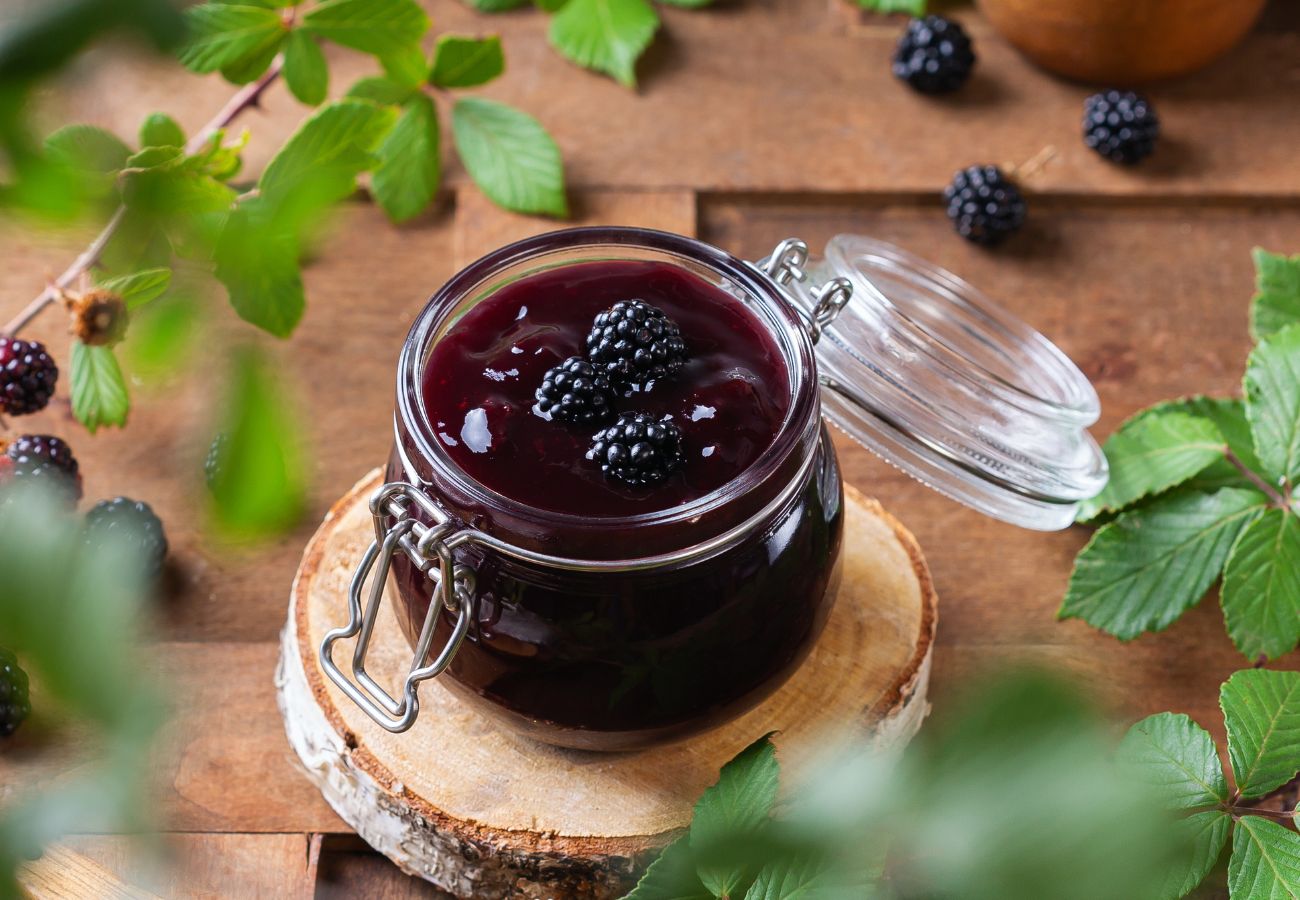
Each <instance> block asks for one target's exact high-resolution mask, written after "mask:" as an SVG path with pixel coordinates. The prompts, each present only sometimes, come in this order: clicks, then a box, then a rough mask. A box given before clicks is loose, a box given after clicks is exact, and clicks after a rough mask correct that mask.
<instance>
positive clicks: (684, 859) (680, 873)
mask: <svg viewBox="0 0 1300 900" xmlns="http://www.w3.org/2000/svg"><path fill="white" fill-rule="evenodd" d="M624 900H713V894H711V893H709V891H708V890H707V889H706V888H705V887H704V885H702V884H700V879H699V877H698V876H697V875H696V874H695V864H694V862H693V861H692V859H691V849H690V846H689V844H688V843H687V840H686V838H684V837H680V838H678V839H677V840H675V841H673V842H672V843H671V844H669V845H668V846H667V847H665V848H664V850H663V852H662V853H660V854H659V858H658V859H656V860H655V861H654V862H652V863H651V864H650V868H648V869H646V870H645V874H644V875H642V876H641V880H640V881H638V882H637V883H636V887H635V888H633V889H632V892H631V893H630V894H628V895H627V896H626V897H625V898H624Z"/></svg>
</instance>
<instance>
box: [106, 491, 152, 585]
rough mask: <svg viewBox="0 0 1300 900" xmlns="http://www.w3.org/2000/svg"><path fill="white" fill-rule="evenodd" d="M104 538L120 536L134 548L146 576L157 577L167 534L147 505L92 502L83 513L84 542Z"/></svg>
mask: <svg viewBox="0 0 1300 900" xmlns="http://www.w3.org/2000/svg"><path fill="white" fill-rule="evenodd" d="M108 535H121V536H123V537H124V538H125V539H126V540H127V541H129V542H130V543H131V544H132V545H133V546H135V547H136V548H138V550H139V551H140V555H141V563H142V564H143V565H144V567H145V572H146V574H148V575H151V576H153V577H155V578H156V577H158V575H159V574H161V572H162V566H163V560H165V559H166V558H167V535H166V533H165V532H164V531H163V523H162V520H160V519H159V518H158V516H157V515H155V514H154V511H153V509H152V508H150V506H149V504H148V503H145V502H144V501H142V500H132V499H131V498H130V497H115V498H114V499H112V500H101V501H100V502H99V503H96V504H95V506H94V507H93V508H92V509H91V510H90V512H88V513H86V540H87V541H88V542H90V543H98V542H100V541H102V540H104V539H105V537H107V536H108Z"/></svg>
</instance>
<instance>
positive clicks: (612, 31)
mask: <svg viewBox="0 0 1300 900" xmlns="http://www.w3.org/2000/svg"><path fill="white" fill-rule="evenodd" d="M658 30H659V16H658V15H656V14H655V11H654V7H652V6H651V5H650V4H649V3H648V2H646V0H569V2H568V3H566V4H565V5H564V8H563V9H561V10H560V11H559V12H558V13H556V15H555V18H554V19H552V20H551V27H550V30H549V31H548V33H547V34H548V36H549V38H550V42H551V46H553V47H554V48H555V49H556V50H558V51H559V52H560V55H561V56H564V57H565V58H566V59H569V60H572V61H573V62H575V63H577V64H578V65H580V66H582V67H583V68H584V69H594V70H595V71H597V72H604V73H606V74H607V75H611V76H613V77H614V79H615V80H617V81H618V82H619V83H621V84H624V85H626V86H628V87H633V86H635V85H636V61H637V59H638V58H639V57H640V56H641V54H642V53H643V52H645V48H646V47H648V46H650V41H651V40H652V39H653V38H654V35H655V32H656V31H658Z"/></svg>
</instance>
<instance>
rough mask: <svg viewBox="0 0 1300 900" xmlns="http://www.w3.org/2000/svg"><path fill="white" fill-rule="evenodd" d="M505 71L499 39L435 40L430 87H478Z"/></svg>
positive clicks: (494, 36) (456, 37) (445, 37)
mask: <svg viewBox="0 0 1300 900" xmlns="http://www.w3.org/2000/svg"><path fill="white" fill-rule="evenodd" d="M505 70H506V57H505V54H504V53H503V52H502V50H501V38H499V37H497V36H496V35H492V36H490V37H485V38H470V37H460V36H458V35H454V34H447V35H443V36H442V37H440V38H438V46H437V47H436V48H434V51H433V67H432V69H431V70H430V72H429V83H430V84H435V85H437V86H438V87H444V88H464V87H477V86H478V85H480V84H487V83H488V82H489V81H491V80H492V79H494V78H496V77H497V76H498V75H500V74H501V73H502V72H504V71H505Z"/></svg>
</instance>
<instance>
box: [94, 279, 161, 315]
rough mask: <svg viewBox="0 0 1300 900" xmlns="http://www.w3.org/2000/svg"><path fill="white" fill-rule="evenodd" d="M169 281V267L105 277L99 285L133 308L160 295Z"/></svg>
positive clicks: (127, 306) (137, 307)
mask: <svg viewBox="0 0 1300 900" xmlns="http://www.w3.org/2000/svg"><path fill="white" fill-rule="evenodd" d="M171 283H172V272H171V269H145V270H144V271H143V272H136V273H134V274H132V275H120V276H118V277H116V278H106V279H104V280H103V281H101V282H99V286H100V287H101V288H103V289H104V290H106V291H111V292H112V293H114V294H117V296H118V297H120V298H122V302H123V303H125V304H126V308H127V309H129V310H135V309H139V308H140V307H141V306H144V305H145V304H146V303H148V302H149V301H151V300H156V299H158V298H159V297H161V296H162V295H163V294H164V293H166V291H167V288H168V287H169V286H170V285H171Z"/></svg>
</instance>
